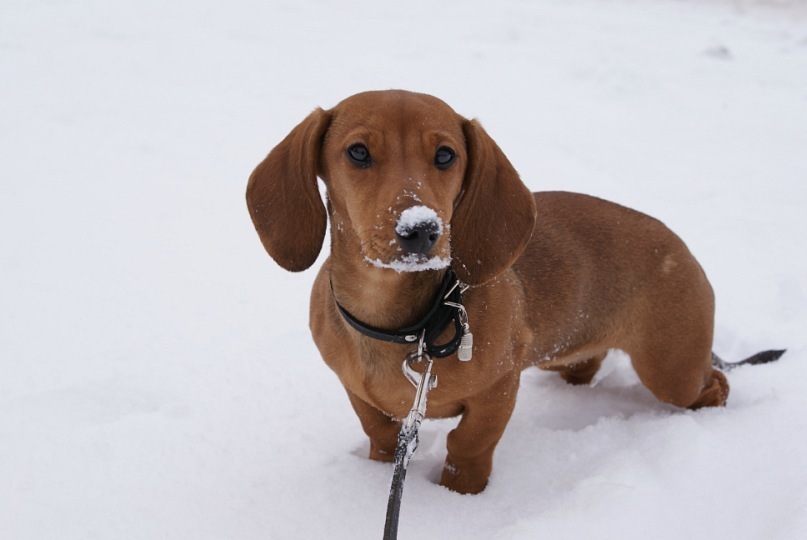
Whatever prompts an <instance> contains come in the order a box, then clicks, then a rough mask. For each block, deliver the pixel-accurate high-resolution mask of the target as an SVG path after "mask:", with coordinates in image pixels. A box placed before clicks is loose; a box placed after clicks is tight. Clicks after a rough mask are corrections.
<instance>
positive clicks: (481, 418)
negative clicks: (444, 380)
mask: <svg viewBox="0 0 807 540" xmlns="http://www.w3.org/2000/svg"><path fill="white" fill-rule="evenodd" d="M519 378H520V373H519V372H518V371H516V372H515V373H513V374H508V375H507V376H505V377H504V378H502V379H500V380H499V381H497V382H496V383H495V384H494V385H493V386H491V387H490V388H488V389H487V390H485V391H484V392H481V393H480V394H477V395H475V396H474V397H473V398H470V399H468V400H467V401H466V402H465V407H464V409H463V413H462V419H461V420H460V423H459V425H458V426H457V427H456V428H455V429H453V430H452V431H451V432H450V433H449V434H448V440H447V444H446V447H447V449H448V455H447V456H446V463H445V466H444V467H443V474H442V477H441V478H440V484H441V485H443V486H445V487H447V488H448V489H450V490H452V491H456V492H458V493H479V492H481V491H482V490H483V489H485V486H487V483H488V477H489V476H490V471H491V469H492V468H493V451H494V450H495V449H496V445H497V444H498V443H499V439H501V437H502V434H503V433H504V428H505V427H506V426H507V422H508V421H509V420H510V415H511V414H512V413H513V407H514V406H515V404H516V392H517V391H518V383H519Z"/></svg>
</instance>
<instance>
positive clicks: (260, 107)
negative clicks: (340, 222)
mask: <svg viewBox="0 0 807 540" xmlns="http://www.w3.org/2000/svg"><path fill="white" fill-rule="evenodd" d="M384 88H406V89H410V90H416V91H420V92H427V93H431V94H434V95H437V96H439V97H441V98H443V99H444V100H446V101H447V102H448V103H449V104H451V105H452V106H453V107H454V108H455V109H456V110H457V111H459V112H460V113H462V114H465V115H467V116H473V117H477V118H479V119H480V120H481V121H482V123H483V124H484V125H485V126H486V128H487V130H488V131H489V132H490V133H491V134H492V135H493V137H494V138H495V139H496V140H497V141H498V143H499V144H500V145H501V146H502V148H503V149H504V150H505V152H506V153H507V154H508V156H509V157H510V159H511V161H512V162H513V163H514V164H515V165H516V167H517V168H518V169H519V171H520V172H521V174H522V176H523V178H524V180H525V182H526V183H527V184H528V185H529V186H530V187H531V188H533V189H535V190H540V189H566V190H573V191H582V192H586V193H590V194H594V195H598V196H601V197H604V198H607V199H611V200H614V201H617V202H620V203H623V204H626V205H629V206H633V207H635V208H638V209H640V210H643V211H645V212H647V213H650V214H651V215H654V216H656V217H659V218H660V219H662V220H663V221H664V222H666V223H667V224H668V225H669V226H670V227H671V228H672V229H673V230H675V231H676V232H678V233H679V234H680V236H682V237H683V238H684V239H685V241H686V242H687V243H688V244H689V246H690V248H691V249H692V251H693V252H694V253H695V254H696V256H697V257H698V258H699V260H700V261H701V263H702V264H703V266H704V268H705V269H706V271H707V274H708V275H709V276H710V278H711V281H712V283H713V285H714V288H715V291H716V294H717V301H718V308H717V332H716V341H715V350H716V351H718V352H719V353H720V354H721V355H722V356H724V357H725V358H727V359H739V358H741V357H744V356H745V355H748V354H750V353H753V352H755V351H757V350H761V349H765V348H772V347H787V348H788V349H789V352H788V353H787V355H786V356H785V357H783V358H782V360H781V361H780V362H779V363H777V364H773V365H766V366H759V367H755V368H742V369H739V370H737V371H735V372H733V373H731V375H730V381H731V384H732V395H731V398H730V403H729V406H728V407H726V408H724V409H712V410H702V411H698V412H687V411H680V410H674V409H672V408H670V407H667V406H665V405H662V404H660V403H658V402H657V401H655V400H654V399H653V398H652V397H651V396H650V395H649V393H648V392H647V391H646V390H645V389H644V388H643V387H642V386H640V385H639V384H638V383H637V381H636V378H635V375H634V374H633V373H632V371H631V369H630V368H629V367H628V364H627V360H626V359H625V358H624V357H623V356H620V355H619V354H615V355H613V356H612V357H611V358H610V359H609V360H608V363H607V365H606V366H605V367H604V369H603V371H602V372H601V374H600V377H599V382H598V384H596V385H595V386H594V387H593V388H576V387H571V386H567V385H565V384H564V383H563V382H562V381H561V379H560V378H558V377H557V376H555V375H552V374H548V373H539V372H537V371H535V370H532V371H528V372H527V373H525V376H524V380H523V383H522V389H521V393H520V394H519V401H518V405H517V408H516V411H515V415H514V417H513V419H512V421H511V422H510V425H509V427H508V429H507V432H506V433H505V436H504V438H503V440H502V442H501V444H500V446H499V449H498V451H497V453H496V456H495V470H494V473H493V476H492V479H491V483H490V486H489V487H488V489H487V490H486V491H485V492H484V493H483V494H481V495H478V496H459V495H456V494H454V493H450V492H448V491H446V490H444V489H443V488H441V487H439V486H438V485H437V484H436V482H437V480H438V477H439V470H440V467H441V464H442V460H443V457H444V445H445V435H446V433H447V431H448V430H450V429H451V427H452V426H453V421H440V422H428V423H426V424H424V428H423V432H422V444H421V447H420V449H419V450H418V453H417V454H416V455H415V458H414V459H413V461H412V464H411V466H410V471H409V475H408V478H407V485H406V490H405V493H404V504H403V508H402V513H401V528H400V536H401V538H466V539H490V538H501V539H510V538H553V539H558V538H569V539H591V538H619V539H621V540H629V539H633V538H655V539H671V540H680V539H682V538H688V539H699V538H704V539H705V538H708V539H716V538H726V539H731V540H740V539H759V538H766V539H767V538H776V539H803V538H807V420H805V418H807V416H806V415H805V411H807V392H805V383H804V381H805V378H807V362H806V361H805V360H807V248H806V246H807V210H806V208H807V4H806V3H805V2H804V1H795V0H794V1H789V2H787V1H779V2H763V1H761V0H760V1H752V0H746V1H743V0H734V1H728V0H726V1H718V0H714V1H695V0H689V1H684V0H677V1H676V0H643V1H638V0H579V1H575V2H569V1H566V0H544V1H541V2H525V1H501V2H491V1H483V0H473V1H459V0H454V1H450V2H445V3H436V2H426V1H423V2H421V1H409V2H396V3H381V2H374V1H370V0H356V1H354V2H350V3H343V2H332V3H329V2H325V1H322V0H288V1H284V2H278V1H272V0H268V1H267V0H264V1H246V0H243V1H238V0H234V1H230V2H220V3H215V2H210V1H207V0H204V1H198V0H196V1H190V0H188V1H184V2H165V1H156V0H140V1H137V2H126V3H124V2H103V1H100V0H81V1H75V2H52V1H47V0H26V1H22V0H16V1H15V0H4V1H2V2H0V156H2V159H0V231H2V232H0V538H2V539H13V540H17V539H53V538H59V539H60V540H68V539H88V538H99V539H159V538H171V539H238V540H240V539H266V538H271V539H275V538H277V539H285V538H304V539H311V538H378V537H380V536H381V531H382V529H383V523H384V510H385V504H386V498H387V492H388V488H389V479H390V473H391V468H390V466H389V465H385V464H379V463H375V462H370V461H368V460H367V459H365V454H366V452H367V450H368V443H367V441H366V440H365V437H364V435H363V433H362V431H361V429H360V427H359V424H358V421H357V420H356V418H355V416H354V414H353V412H352V410H351V408H350V406H349V404H348V401H347V398H346V396H345V394H344V391H343V390H342V388H341V386H340V385H339V383H338V381H337V379H336V377H335V376H334V375H333V374H332V373H331V372H330V371H329V370H328V368H327V367H326V366H325V365H324V364H323V363H322V361H321V360H320V359H319V356H318V354H317V351H316V349H315V347H314V346H313V344H312V342H311V339H310V336H309V332H308V328H307V311H308V306H307V304H308V294H309V286H310V284H311V282H312V280H313V277H314V271H313V270H312V271H309V272H307V273H304V274H295V275H292V274H287V273H285V272H283V271H282V270H281V269H279V268H278V267H276V266H275V265H274V264H273V262H272V261H271V260H270V259H269V257H268V256H267V255H266V254H265V253H264V251H263V249H262V247H261V245H260V242H259V241H258V238H257V235H256V234H255V232H254V230H253V227H252V224H251V222H250V220H249V217H248V214H247V211H246V206H245V203H244V189H245V186H246V180H247V177H248V175H249V173H250V172H251V170H252V168H253V167H254V166H255V165H256V164H257V163H258V162H259V161H260V159H262V157H263V156H264V155H265V154H266V153H267V152H268V151H269V149H270V148H271V147H272V146H273V145H274V144H276V143H277V142H278V141H280V140H281V138H282V137H283V136H284V135H285V134H286V133H287V132H288V131H289V130H290V129H291V128H292V127H293V126H294V125H296V123H297V122H298V121H299V120H301V119H302V118H303V117H304V115H306V114H307V113H308V112H309V111H310V110H311V109H313V108H314V107H315V106H318V105H320V106H324V107H329V106H332V105H334V104H335V103H337V102H338V101H339V100H341V99H342V98H344V97H346V96H348V95H350V94H353V93H355V92H358V91H362V90H368V89H384Z"/></svg>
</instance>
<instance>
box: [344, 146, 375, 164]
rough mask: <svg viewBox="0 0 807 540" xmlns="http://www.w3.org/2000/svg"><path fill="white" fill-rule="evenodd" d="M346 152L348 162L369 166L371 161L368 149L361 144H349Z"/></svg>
mask: <svg viewBox="0 0 807 540" xmlns="http://www.w3.org/2000/svg"><path fill="white" fill-rule="evenodd" d="M346 153H347V157H348V159H349V160H350V162H351V163H353V165H356V166H357V167H362V168H364V167H369V166H370V164H372V162H373V160H372V158H371V157H370V151H369V150H368V149H367V147H366V146H364V145H363V144H358V143H357V144H351V145H350V146H348V148H347V151H346Z"/></svg>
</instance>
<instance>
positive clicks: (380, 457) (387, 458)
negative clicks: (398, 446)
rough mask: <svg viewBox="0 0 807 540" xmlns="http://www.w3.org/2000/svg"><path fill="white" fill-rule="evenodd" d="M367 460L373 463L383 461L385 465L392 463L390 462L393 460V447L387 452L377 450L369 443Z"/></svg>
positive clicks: (377, 448)
mask: <svg viewBox="0 0 807 540" xmlns="http://www.w3.org/2000/svg"><path fill="white" fill-rule="evenodd" d="M369 458H370V459H372V460H375V461H384V462H387V463H392V461H393V460H394V459H395V447H393V448H392V449H389V450H388V449H384V448H379V447H377V446H376V445H374V444H372V443H371V444H370V455H369Z"/></svg>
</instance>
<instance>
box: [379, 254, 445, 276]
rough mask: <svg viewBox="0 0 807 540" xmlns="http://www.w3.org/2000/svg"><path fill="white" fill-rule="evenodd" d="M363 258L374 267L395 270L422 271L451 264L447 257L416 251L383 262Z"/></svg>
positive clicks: (437, 268) (438, 268)
mask: <svg viewBox="0 0 807 540" xmlns="http://www.w3.org/2000/svg"><path fill="white" fill-rule="evenodd" d="M364 260H365V261H367V262H368V263H370V264H372V265H373V266H375V267H376V268H388V269H390V270H395V271H396V272H423V271H424V270H440V269H441V268H447V267H448V266H449V265H450V264H451V259H449V258H448V257H439V256H434V257H425V256H423V255H419V254H417V253H408V254H406V255H401V257H400V258H398V259H395V260H392V261H390V262H384V261H382V260H381V259H371V258H370V257H367V256H365V257H364Z"/></svg>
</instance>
